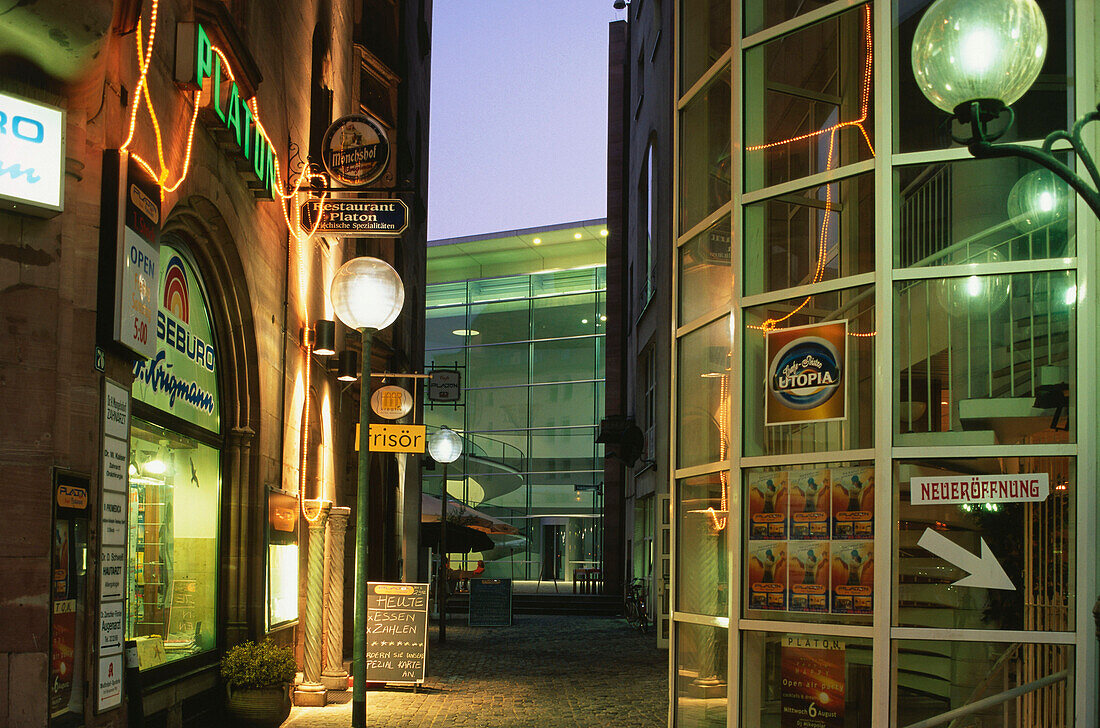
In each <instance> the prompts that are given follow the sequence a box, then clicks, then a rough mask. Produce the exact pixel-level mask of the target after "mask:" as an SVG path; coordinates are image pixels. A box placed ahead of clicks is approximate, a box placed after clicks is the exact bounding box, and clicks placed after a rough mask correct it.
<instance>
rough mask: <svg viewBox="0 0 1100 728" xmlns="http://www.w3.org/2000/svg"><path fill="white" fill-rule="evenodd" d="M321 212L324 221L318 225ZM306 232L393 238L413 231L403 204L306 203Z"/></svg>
mask: <svg viewBox="0 0 1100 728" xmlns="http://www.w3.org/2000/svg"><path fill="white" fill-rule="evenodd" d="M318 210H320V211H321V212H320V214H321V220H320V222H318V221H317V214H318ZM300 224H301V227H302V230H305V231H309V230H312V231H313V232H314V233H315V234H317V235H352V236H355V237H364V238H369V237H391V236H394V235H400V234H401V233H403V232H405V230H406V229H407V228H408V227H409V207H408V205H406V204H405V203H404V201H402V200H396V199H394V200H333V199H326V200H325V201H324V204H323V205H322V202H321V200H306V201H305V202H304V203H302V207H301V220H300Z"/></svg>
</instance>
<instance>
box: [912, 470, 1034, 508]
mask: <svg viewBox="0 0 1100 728" xmlns="http://www.w3.org/2000/svg"><path fill="white" fill-rule="evenodd" d="M909 493H910V502H911V503H912V504H913V505H915V506H932V505H941V504H945V505H946V504H956V503H959V504H961V503H971V504H979V503H1038V502H1040V501H1045V500H1046V499H1047V496H1049V495H1050V476H1049V475H1048V474H1047V473H1023V474H1020V473H1014V474H1012V475H966V476H964V475H956V476H951V477H947V478H912V479H911V480H910V481H909Z"/></svg>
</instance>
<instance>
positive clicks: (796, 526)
mask: <svg viewBox="0 0 1100 728" xmlns="http://www.w3.org/2000/svg"><path fill="white" fill-rule="evenodd" d="M789 479H790V484H791V497H790V508H791V520H790V533H791V538H792V539H814V540H817V539H826V538H829V507H830V504H831V499H830V497H829V471H828V469H826V468H816V469H813V470H792V471H791V472H790V474H789Z"/></svg>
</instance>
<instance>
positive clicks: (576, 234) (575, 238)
mask: <svg viewBox="0 0 1100 728" xmlns="http://www.w3.org/2000/svg"><path fill="white" fill-rule="evenodd" d="M573 239H574V240H580V239H581V234H580V233H573Z"/></svg>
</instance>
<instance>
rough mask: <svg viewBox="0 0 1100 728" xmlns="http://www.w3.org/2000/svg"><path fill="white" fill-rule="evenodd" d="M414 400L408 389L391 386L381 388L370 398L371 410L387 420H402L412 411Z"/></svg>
mask: <svg viewBox="0 0 1100 728" xmlns="http://www.w3.org/2000/svg"><path fill="white" fill-rule="evenodd" d="M412 406H413V398H412V395H411V394H409V391H408V390H407V389H403V388H401V387H397V386H394V385H392V384H391V385H389V386H386V387H379V388H378V389H376V390H374V394H372V395H371V396H370V408H371V409H372V410H374V414H376V415H378V416H379V417H385V418H386V419H387V420H397V419H401V418H402V417H404V416H405V415H407V414H409V412H411V411H412Z"/></svg>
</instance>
